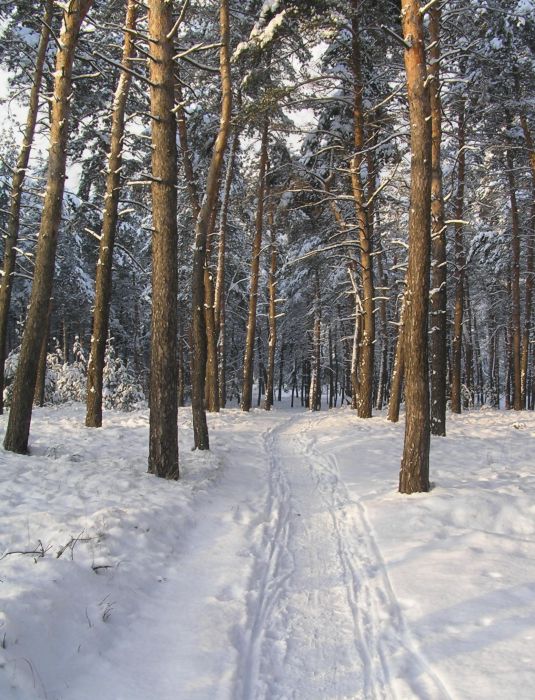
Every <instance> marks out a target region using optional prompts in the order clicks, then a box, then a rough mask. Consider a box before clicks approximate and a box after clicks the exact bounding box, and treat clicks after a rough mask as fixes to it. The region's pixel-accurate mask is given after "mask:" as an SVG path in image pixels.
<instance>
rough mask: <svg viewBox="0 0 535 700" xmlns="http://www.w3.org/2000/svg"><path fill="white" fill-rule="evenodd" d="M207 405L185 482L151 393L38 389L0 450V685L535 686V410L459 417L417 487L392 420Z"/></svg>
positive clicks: (289, 692)
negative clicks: (416, 490)
mask: <svg viewBox="0 0 535 700" xmlns="http://www.w3.org/2000/svg"><path fill="white" fill-rule="evenodd" d="M283 405H284V404H283ZM277 406H280V405H279V404H277ZM208 418H209V424H210V428H211V445H212V450H211V452H210V453H201V452H192V451H191V449H190V448H191V445H192V442H193V439H192V426H191V415H190V411H189V409H180V415H179V436H180V448H181V469H182V472H181V479H180V481H178V482H167V481H164V480H160V479H157V478H156V477H153V476H151V475H149V474H147V473H146V464H147V444H148V412H147V411H146V410H138V411H135V412H133V413H128V414H122V413H118V412H111V411H108V412H106V413H105V416H104V427H103V428H102V429H88V428H85V427H83V421H84V407H82V406H81V405H77V404H72V405H67V406H61V407H49V408H44V409H36V410H35V413H34V418H33V421H32V433H31V438H30V450H31V455H30V456H20V455H14V454H11V453H7V452H4V451H3V450H1V451H0V461H1V462H2V465H1V472H0V475H1V476H0V478H1V479H2V482H3V483H2V499H0V509H1V512H0V557H2V558H1V559H0V600H1V601H2V603H1V612H0V697H1V698H2V699H3V700H34V699H35V700H37V699H41V698H47V699H48V700H92V699H93V698H99V700H122V699H124V700H148V699H150V698H159V699H161V700H177V699H178V700H214V699H215V700H218V699H221V700H223V699H228V700H234V699H242V700H249V699H251V700H252V699H253V698H264V699H266V700H267V699H273V700H274V699H279V700H282V699H283V698H288V699H290V698H292V699H295V700H326V699H331V698H332V699H334V698H337V699H338V698H340V699H341V698H352V699H354V698H362V699H363V700H368V699H369V698H397V699H398V700H406V699H407V700H408V699H410V698H418V699H420V698H421V699H424V700H428V699H429V700H434V699H437V700H438V699H445V698H462V699H463V700H471V699H473V700H484V699H488V700H494V699H495V698H511V699H513V698H514V699H515V700H523V699H526V700H527V699H528V698H532V697H533V688H534V687H535V642H534V640H535V595H534V594H535V458H534V452H533V447H532V445H533V439H534V437H535V415H534V414H533V413H513V412H497V411H493V410H481V411H474V412H471V413H468V414H464V415H462V416H454V417H452V418H451V419H450V420H449V424H448V437H447V438H433V442H432V454H431V479H432V481H433V482H434V484H435V486H434V488H433V490H432V491H431V492H430V493H428V494H418V495H412V496H401V495H400V494H398V493H397V492H396V486H397V475H398V470H399V461H400V455H401V447H402V441H403V424H402V423H400V424H396V425H394V424H391V423H389V422H388V421H386V419H385V418H384V417H382V416H378V417H375V418H373V419H371V420H360V419H358V418H357V416H356V415H355V413H354V412H353V411H351V410H349V409H347V408H344V409H336V410H333V411H330V412H329V411H326V410H325V411H321V412H319V413H314V414H311V413H309V412H306V411H302V410H300V409H294V410H293V411H292V410H290V409H288V408H285V407H283V408H277V407H276V408H275V410H273V411H272V412H270V413H267V412H264V411H261V410H254V411H252V412H251V413H250V414H243V413H242V412H241V411H239V410H236V409H227V410H225V411H222V412H221V414H219V415H209V416H208ZM0 422H1V430H0V433H1V436H0V437H2V438H3V431H4V429H5V422H6V419H5V417H1V418H0ZM15 551H25V552H30V551H31V552H34V553H33V554H15V553H12V554H9V552H15ZM2 555H3V556H2Z"/></svg>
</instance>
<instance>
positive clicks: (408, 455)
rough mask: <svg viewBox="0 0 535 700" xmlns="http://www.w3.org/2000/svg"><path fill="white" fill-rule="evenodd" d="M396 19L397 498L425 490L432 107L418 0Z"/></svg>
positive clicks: (405, 2) (405, 0)
mask: <svg viewBox="0 0 535 700" xmlns="http://www.w3.org/2000/svg"><path fill="white" fill-rule="evenodd" d="M401 7H402V12H401V20H402V27H403V37H404V39H405V41H406V42H407V48H406V49H405V56H404V58H405V72H406V76H407V89H408V100H409V117H410V125H411V126H410V131H411V191H410V210H409V260H408V267H407V286H406V291H405V328H404V336H405V343H406V345H405V347H410V349H411V351H410V353H406V356H405V373H406V386H405V407H406V418H405V442H404V446H403V458H402V461H401V470H400V475H399V490H400V491H401V493H413V492H415V491H428V490H429V443H430V417H429V383H428V362H427V356H428V349H427V342H428V341H427V329H428V311H429V272H430V252H431V232H430V226H431V211H430V206H431V123H430V114H431V106H430V102H429V90H428V87H427V83H426V78H427V76H426V66H425V48H424V29H423V20H422V15H421V14H420V3H419V2H418V0H402V2H401Z"/></svg>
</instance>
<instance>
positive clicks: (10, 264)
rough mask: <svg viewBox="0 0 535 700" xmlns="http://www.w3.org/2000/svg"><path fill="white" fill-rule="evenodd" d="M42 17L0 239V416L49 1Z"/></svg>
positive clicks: (45, 40)
mask: <svg viewBox="0 0 535 700" xmlns="http://www.w3.org/2000/svg"><path fill="white" fill-rule="evenodd" d="M44 5H45V8H44V15H43V22H42V28H41V36H40V38H39V44H38V47H37V54H36V57H35V69H34V72H33V79H32V88H31V91H30V103H29V106H28V115H27V117H26V126H25V128H24V132H23V135H22V145H21V147H20V152H19V157H18V159H17V163H16V165H15V170H14V175H13V181H12V183H11V193H10V205H9V218H8V221H7V231H6V235H5V238H4V261H3V270H2V278H1V284H0V414H1V413H3V410H4V400H3V396H4V366H5V362H6V352H7V326H8V319H9V308H10V305H11V291H12V288H13V275H14V272H15V260H16V255H17V252H16V245H17V240H18V237H19V227H20V206H21V200H22V189H23V185H24V178H25V176H26V169H27V167H28V162H29V160H30V151H31V148H32V143H33V137H34V133H35V125H36V123H37V116H38V113H39V91H40V89H41V83H42V80H43V67H44V64H45V58H46V50H47V47H48V41H49V38H50V26H51V23H52V12H53V6H54V3H53V0H46V2H45V3H44Z"/></svg>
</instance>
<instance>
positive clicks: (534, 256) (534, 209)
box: [517, 86, 535, 408]
mask: <svg viewBox="0 0 535 700" xmlns="http://www.w3.org/2000/svg"><path fill="white" fill-rule="evenodd" d="M519 92H520V91H519V88H518V86H517V94H518V96H519ZM520 123H521V125H522V131H523V132H524V140H525V142H526V146H527V148H528V151H529V163H530V173H531V212H530V213H531V217H530V227H529V235H528V242H527V256H526V286H525V302H524V303H525V311H524V333H523V336H522V367H521V377H522V406H524V408H526V406H527V394H528V366H529V365H528V357H529V345H530V333H531V312H532V309H533V286H534V282H535V280H534V269H535V264H534V263H535V144H534V143H533V137H532V135H531V130H530V128H529V124H528V120H527V117H526V114H525V112H524V111H523V110H521V112H520Z"/></svg>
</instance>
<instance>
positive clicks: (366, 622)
mask: <svg viewBox="0 0 535 700" xmlns="http://www.w3.org/2000/svg"><path fill="white" fill-rule="evenodd" d="M320 420H321V419H320ZM318 429H319V430H320V431H321V423H320V422H319V421H318V420H315V421H313V420H312V419H311V418H310V417H309V416H307V415H306V414H305V415H303V414H301V415H300V416H294V417H293V418H291V419H290V420H283V421H282V422H281V423H280V425H278V426H276V427H275V428H273V429H272V430H270V431H269V432H268V433H267V435H266V436H265V440H266V451H267V454H268V455H269V479H270V491H269V497H268V506H267V512H268V515H269V518H268V521H267V523H266V524H265V525H263V528H264V548H263V552H264V557H260V558H259V559H258V561H257V562H256V565H255V570H254V574H253V579H252V581H253V584H254V582H255V581H257V582H258V583H257V590H255V591H254V594H253V596H252V603H251V605H250V611H249V618H248V625H249V628H250V631H249V638H248V640H247V646H246V651H245V654H244V655H243V656H242V663H241V668H240V674H239V677H238V684H237V689H236V692H235V697H236V698H238V697H239V698H243V700H252V699H253V698H257V699H261V698H262V699H266V700H267V699H268V698H269V699H273V700H275V699H282V698H288V699H290V698H292V699H294V700H301V699H302V700H305V699H307V698H318V699H320V698H322V699H327V698H365V699H368V698H369V699H370V700H373V699H375V698H377V699H378V700H379V699H383V698H409V697H418V698H428V699H430V700H431V699H433V698H437V699H439V698H440V699H442V698H448V697H449V695H448V693H447V692H446V691H445V689H444V687H443V685H442V683H441V682H440V680H439V679H438V678H437V677H436V676H435V675H434V673H433V672H432V671H431V669H430V668H429V667H428V666H427V665H426V663H425V662H424V660H423V659H422V658H421V657H420V655H419V654H418V653H417V652H416V651H415V649H414V647H413V645H412V644H411V641H410V639H409V638H408V635H407V632H406V629H405V626H404V624H403V620H402V617H401V613H400V609H399V606H398V604H397V602H396V600H395V597H394V594H393V592H392V588H391V586H390V583H389V581H388V577H387V574H386V570H385V568H384V566H383V564H382V561H381V557H380V554H379V551H378V549H377V546H376V544H375V541H374V539H373V535H372V533H371V529H370V526H369V524H368V522H367V520H366V516H365V513H364V510H363V507H362V506H361V505H360V504H359V503H357V502H354V501H352V500H351V499H350V497H349V495H348V492H347V489H346V487H345V485H344V483H343V482H342V481H341V479H340V476H339V471H338V468H337V464H336V461H335V460H334V459H333V458H332V457H329V456H326V455H323V454H321V452H320V451H319V450H318V448H317V446H316V445H315V443H314V437H313V435H314V431H315V430H318Z"/></svg>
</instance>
